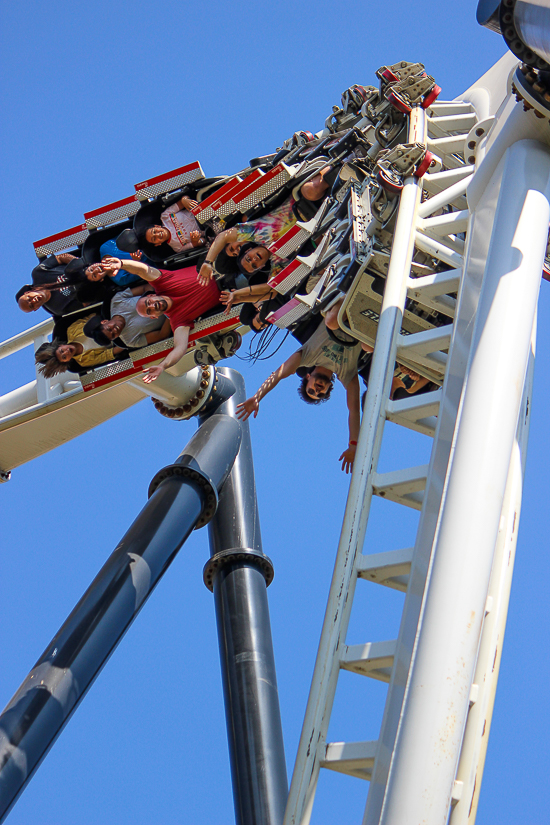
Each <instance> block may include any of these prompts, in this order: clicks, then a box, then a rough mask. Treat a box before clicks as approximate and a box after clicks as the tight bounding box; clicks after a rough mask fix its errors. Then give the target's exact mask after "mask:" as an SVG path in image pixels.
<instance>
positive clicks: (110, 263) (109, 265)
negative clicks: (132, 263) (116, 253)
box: [101, 257, 122, 275]
mask: <svg viewBox="0 0 550 825" xmlns="http://www.w3.org/2000/svg"><path fill="white" fill-rule="evenodd" d="M101 265H102V266H103V271H104V272H105V273H106V274H109V273H112V274H113V275H114V274H115V273H116V272H117V271H118V270H119V269H122V261H121V260H120V258H109V257H107V258H103V259H102V261H101Z"/></svg>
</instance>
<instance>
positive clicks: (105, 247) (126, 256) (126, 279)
mask: <svg viewBox="0 0 550 825" xmlns="http://www.w3.org/2000/svg"><path fill="white" fill-rule="evenodd" d="M99 254H100V255H101V257H102V258H104V257H105V256H106V255H109V256H110V257H111V258H120V260H121V261H132V260H133V258H132V256H131V255H130V253H129V252H123V250H122V249H119V248H118V246H117V245H116V240H115V239H114V238H111V240H110V241H105V243H102V244H101V246H100V247H99ZM141 261H142V263H144V264H148V265H152V262H151V261H150V260H149V258H148V257H147V256H146V255H145V254H142V256H141ZM111 280H112V281H114V282H115V284H118V286H132V285H135V284H142V283H143V279H142V278H140V277H139V275H132V273H131V272H126V270H125V269H121V270H120V272H117V274H116V275H115V277H114V278H111Z"/></svg>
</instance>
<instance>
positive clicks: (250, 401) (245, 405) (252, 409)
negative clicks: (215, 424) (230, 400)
mask: <svg viewBox="0 0 550 825" xmlns="http://www.w3.org/2000/svg"><path fill="white" fill-rule="evenodd" d="M259 409H260V402H259V401H258V400H257V399H256V396H255V395H253V396H252V398H247V399H246V401H243V402H242V404H237V418H240V420H241V421H246V419H247V418H250V416H251V415H252V413H254V418H256V416H257V415H258V410H259Z"/></svg>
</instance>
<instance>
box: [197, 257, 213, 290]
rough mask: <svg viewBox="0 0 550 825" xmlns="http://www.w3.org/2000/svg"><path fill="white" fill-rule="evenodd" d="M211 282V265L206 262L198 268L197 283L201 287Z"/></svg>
mask: <svg viewBox="0 0 550 825" xmlns="http://www.w3.org/2000/svg"><path fill="white" fill-rule="evenodd" d="M211 280H212V264H209V263H207V262H206V261H205V262H204V263H203V265H202V266H201V268H200V272H199V274H198V275H197V281H198V282H199V284H200V285H201V286H208V282H209V281H211Z"/></svg>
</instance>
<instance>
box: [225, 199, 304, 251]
mask: <svg viewBox="0 0 550 825" xmlns="http://www.w3.org/2000/svg"><path fill="white" fill-rule="evenodd" d="M294 203H295V201H294V198H292V197H290V198H288V199H287V200H286V201H284V203H282V204H281V205H280V206H278V207H277V209H274V210H273V212H269V214H267V215H263V216H262V217H261V218H256V220H254V221H249V222H248V223H238V224H237V225H236V227H235V229H236V230H237V232H238V233H239V234H238V236H237V240H238V241H244V242H245V243H247V242H248V241H254V243H257V244H258V246H269V245H270V244H272V243H273V242H274V241H278V240H279V238H281V237H282V236H283V235H284V234H285V232H288V230H289V229H291V228H292V227H293V226H294V224H295V223H296V220H297V219H296V215H295V214H294V212H293V211H292V207H293V206H294Z"/></svg>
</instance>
